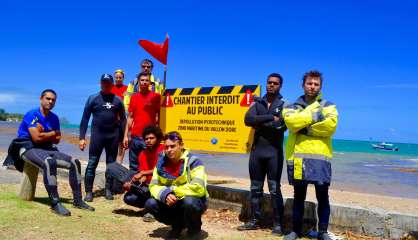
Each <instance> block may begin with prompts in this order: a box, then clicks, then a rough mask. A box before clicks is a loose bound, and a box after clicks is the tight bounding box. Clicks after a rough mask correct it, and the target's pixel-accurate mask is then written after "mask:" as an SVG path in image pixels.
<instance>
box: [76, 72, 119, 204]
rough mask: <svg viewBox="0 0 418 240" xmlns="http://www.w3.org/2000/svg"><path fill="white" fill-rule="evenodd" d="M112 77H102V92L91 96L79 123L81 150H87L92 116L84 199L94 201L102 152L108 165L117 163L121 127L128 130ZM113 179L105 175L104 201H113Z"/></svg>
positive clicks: (104, 75) (105, 75)
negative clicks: (94, 190) (114, 92)
mask: <svg viewBox="0 0 418 240" xmlns="http://www.w3.org/2000/svg"><path fill="white" fill-rule="evenodd" d="M112 85H113V77H112V75H110V74H103V75H102V77H101V80H100V86H101V91H100V92H99V93H96V94H93V95H91V96H90V97H89V98H88V99H87V103H86V106H85V107H84V113H83V117H82V119H81V123H80V143H79V147H80V150H81V151H84V149H85V147H86V131H87V127H88V123H89V119H90V115H92V114H93V120H92V125H91V136H90V148H89V162H88V164H87V168H86V174H85V179H84V184H85V190H86V197H85V199H84V200H86V201H89V202H91V201H93V182H94V177H95V174H96V168H97V164H98V163H99V159H100V155H101V154H102V152H103V149H105V151H106V164H109V163H112V162H114V161H116V156H117V154H118V145H119V134H120V128H121V127H122V129H125V124H126V117H125V108H124V105H123V103H122V101H121V100H120V98H119V97H117V96H116V95H114V94H112V93H111V90H112ZM112 181H113V179H112V178H110V177H108V176H106V185H105V198H106V199H108V200H112V199H113V193H112V191H111V189H112Z"/></svg>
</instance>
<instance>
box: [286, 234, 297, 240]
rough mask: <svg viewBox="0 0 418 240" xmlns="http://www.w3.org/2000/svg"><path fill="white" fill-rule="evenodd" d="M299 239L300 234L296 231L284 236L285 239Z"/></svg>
mask: <svg viewBox="0 0 418 240" xmlns="http://www.w3.org/2000/svg"><path fill="white" fill-rule="evenodd" d="M295 239H298V235H297V234H296V233H295V232H291V233H289V234H287V235H285V236H284V237H283V240H295Z"/></svg>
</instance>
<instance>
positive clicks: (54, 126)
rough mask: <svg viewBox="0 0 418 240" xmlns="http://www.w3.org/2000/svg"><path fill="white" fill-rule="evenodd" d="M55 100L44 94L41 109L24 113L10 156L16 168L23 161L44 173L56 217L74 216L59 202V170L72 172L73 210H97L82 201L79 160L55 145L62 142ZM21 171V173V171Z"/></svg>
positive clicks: (52, 92) (50, 93) (53, 97)
mask: <svg viewBox="0 0 418 240" xmlns="http://www.w3.org/2000/svg"><path fill="white" fill-rule="evenodd" d="M56 98H57V94H56V93H55V91H54V90H52V89H46V90H44V91H43V92H42V94H41V98H40V104H41V106H40V108H35V109H33V110H31V111H29V112H27V113H26V114H25V116H24V118H23V120H22V123H21V124H20V126H19V130H18V133H17V137H18V138H17V139H14V140H13V141H12V144H11V146H10V148H9V157H11V158H12V159H13V161H14V162H15V166H19V165H20V166H23V162H20V161H21V160H23V161H25V162H28V163H30V164H33V165H35V166H36V167H38V168H40V169H41V170H42V172H43V178H44V184H45V188H46V190H47V192H48V196H49V198H50V200H51V209H52V210H53V211H54V212H55V213H56V214H58V215H61V216H70V215H71V213H70V211H68V210H67V209H66V208H65V207H64V206H63V205H62V204H61V203H60V201H59V195H58V189H57V168H64V169H69V180H70V186H71V189H72V191H73V197H74V202H73V205H74V207H76V208H81V209H85V210H90V211H94V208H92V207H90V206H89V205H87V204H86V203H85V202H83V200H82V196H81V167H80V161H79V160H78V159H74V158H72V157H71V156H69V155H67V154H64V153H62V152H59V151H58V149H57V147H56V146H55V145H56V144H58V143H59V141H60V139H61V132H60V123H59V119H58V117H57V115H55V114H54V113H53V112H51V110H52V108H53V107H54V106H55V101H56ZM13 149H14V150H13ZM10 150H12V151H10ZM19 162H20V163H19ZM16 163H17V165H16ZM18 170H20V171H22V168H20V169H18Z"/></svg>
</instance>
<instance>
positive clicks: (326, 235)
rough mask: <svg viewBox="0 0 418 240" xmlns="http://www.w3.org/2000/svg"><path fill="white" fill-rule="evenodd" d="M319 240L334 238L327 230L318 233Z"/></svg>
mask: <svg viewBox="0 0 418 240" xmlns="http://www.w3.org/2000/svg"><path fill="white" fill-rule="evenodd" d="M318 240H332V238H331V237H330V236H329V234H328V233H327V232H324V233H319V234H318Z"/></svg>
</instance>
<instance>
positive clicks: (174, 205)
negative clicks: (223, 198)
mask: <svg viewBox="0 0 418 240" xmlns="http://www.w3.org/2000/svg"><path fill="white" fill-rule="evenodd" d="M164 140H165V143H164V152H165V154H163V155H160V157H159V159H158V162H157V166H156V167H155V168H154V173H153V174H152V180H151V184H150V191H151V196H152V198H150V199H148V200H147V202H146V203H145V209H146V210H147V211H148V212H149V213H151V214H152V215H154V217H155V219H157V220H158V221H159V222H162V223H164V224H167V225H171V226H172V229H171V231H170V232H169V236H168V238H179V237H180V235H181V232H182V230H183V229H184V228H187V235H188V236H187V239H200V237H199V236H200V234H201V227H202V214H203V213H204V212H205V211H206V209H207V198H208V196H209V195H208V192H207V189H206V184H207V175H206V172H205V167H204V165H203V163H202V161H200V160H199V159H198V158H197V157H196V156H195V155H193V154H191V153H190V152H189V150H187V149H185V148H184V145H183V139H182V137H181V135H180V134H179V133H178V132H169V133H168V134H167V135H166V136H165V138H164Z"/></svg>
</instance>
